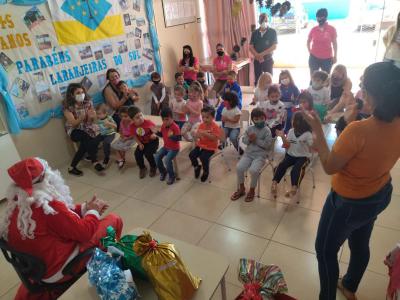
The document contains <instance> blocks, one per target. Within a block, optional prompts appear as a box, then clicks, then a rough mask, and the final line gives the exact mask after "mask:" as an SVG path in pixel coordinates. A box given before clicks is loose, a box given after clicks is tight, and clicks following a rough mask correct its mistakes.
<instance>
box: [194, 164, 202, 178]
mask: <svg viewBox="0 0 400 300" xmlns="http://www.w3.org/2000/svg"><path fill="white" fill-rule="evenodd" d="M200 172H201V166H197V167H194V178H196V179H197V178H199V176H200Z"/></svg>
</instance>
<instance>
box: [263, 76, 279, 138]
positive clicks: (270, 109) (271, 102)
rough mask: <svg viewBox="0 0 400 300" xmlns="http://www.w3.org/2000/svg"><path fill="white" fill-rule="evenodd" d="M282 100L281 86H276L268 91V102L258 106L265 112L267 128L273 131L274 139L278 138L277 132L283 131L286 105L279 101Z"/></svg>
mask: <svg viewBox="0 0 400 300" xmlns="http://www.w3.org/2000/svg"><path fill="white" fill-rule="evenodd" d="M280 98H281V92H280V89H279V86H278V85H276V84H275V85H272V86H270V88H269V89H268V100H267V101H263V102H260V103H259V104H258V105H257V107H259V108H261V109H262V110H263V111H264V114H265V119H266V122H267V126H268V127H269V129H270V130H271V133H272V137H273V138H275V137H276V131H277V130H282V129H283V123H284V117H285V105H284V104H283V102H282V101H280V100H279V99H280Z"/></svg>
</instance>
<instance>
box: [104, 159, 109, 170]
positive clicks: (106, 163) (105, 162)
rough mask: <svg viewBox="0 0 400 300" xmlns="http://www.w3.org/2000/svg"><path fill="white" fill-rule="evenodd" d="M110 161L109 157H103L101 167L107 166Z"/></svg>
mask: <svg viewBox="0 0 400 300" xmlns="http://www.w3.org/2000/svg"><path fill="white" fill-rule="evenodd" d="M109 163H110V159H109V158H104V159H103V167H104V168H107V166H108V164H109Z"/></svg>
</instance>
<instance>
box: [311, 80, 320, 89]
mask: <svg viewBox="0 0 400 300" xmlns="http://www.w3.org/2000/svg"><path fill="white" fill-rule="evenodd" d="M311 86H312V88H313V89H314V90H320V89H321V88H322V84H321V83H319V82H315V81H312V83H311Z"/></svg>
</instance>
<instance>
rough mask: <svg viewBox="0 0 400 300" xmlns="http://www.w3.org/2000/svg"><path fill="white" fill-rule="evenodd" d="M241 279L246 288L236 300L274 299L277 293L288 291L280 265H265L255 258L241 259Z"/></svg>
mask: <svg viewBox="0 0 400 300" xmlns="http://www.w3.org/2000/svg"><path fill="white" fill-rule="evenodd" d="M239 281H241V282H242V283H243V284H244V290H243V291H242V292H241V293H240V295H239V296H237V297H236V300H263V299H271V300H272V299H274V296H275V295H281V294H284V293H285V292H287V285H286V282H285V279H284V278H283V274H282V272H281V270H280V269H279V267H278V266H275V265H264V264H261V263H259V262H256V261H255V260H253V259H246V258H241V259H240V262H239Z"/></svg>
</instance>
